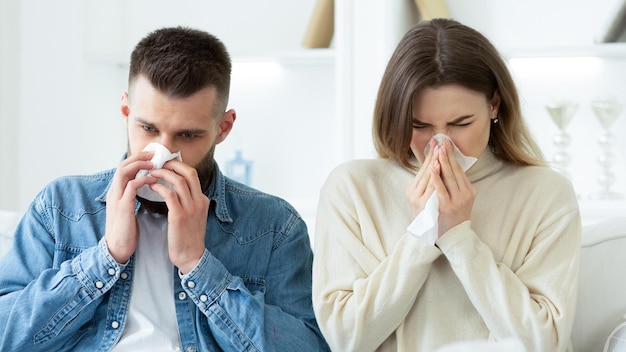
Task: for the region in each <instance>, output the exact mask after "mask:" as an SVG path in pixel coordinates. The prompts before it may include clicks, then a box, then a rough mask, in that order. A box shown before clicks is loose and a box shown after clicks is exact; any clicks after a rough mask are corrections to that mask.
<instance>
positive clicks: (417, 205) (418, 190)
mask: <svg viewBox="0 0 626 352" xmlns="http://www.w3.org/2000/svg"><path fill="white" fill-rule="evenodd" d="M428 143H430V153H428V155H426V156H425V157H424V162H423V163H422V166H421V167H420V169H419V171H418V172H417V175H415V178H414V179H413V182H411V184H410V185H409V186H408V187H407V189H406V197H407V199H408V200H409V204H410V205H411V210H412V211H413V216H417V214H419V213H420V212H421V211H422V210H424V207H425V206H426V202H427V201H428V199H429V198H430V196H431V195H432V194H433V192H434V191H435V185H434V184H433V183H432V180H431V179H432V177H433V170H434V168H436V164H437V163H438V162H437V157H436V156H437V154H438V150H439V147H438V146H437V141H435V140H434V139H431V140H430V142H428ZM436 174H437V175H438V171H437V172H436ZM436 177H438V176H436Z"/></svg>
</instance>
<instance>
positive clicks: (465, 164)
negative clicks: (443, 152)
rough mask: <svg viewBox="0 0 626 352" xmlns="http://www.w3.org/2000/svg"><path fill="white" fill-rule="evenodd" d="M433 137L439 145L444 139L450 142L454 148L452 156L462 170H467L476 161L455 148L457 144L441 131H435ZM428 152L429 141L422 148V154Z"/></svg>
mask: <svg viewBox="0 0 626 352" xmlns="http://www.w3.org/2000/svg"><path fill="white" fill-rule="evenodd" d="M433 139H434V140H436V141H437V145H439V146H441V145H442V144H443V141H444V140H446V139H447V140H449V141H450V144H452V148H454V158H455V159H456V161H457V162H458V163H459V165H460V166H461V168H462V169H463V171H467V170H468V169H469V168H470V167H472V165H474V163H475V162H476V160H477V159H476V158H474V157H472V156H466V155H464V154H463V153H461V151H460V150H459V148H457V146H456V145H455V144H454V142H453V141H452V139H451V138H450V137H448V135H445V134H443V133H437V134H436V135H434V136H433ZM428 153H430V143H427V144H426V148H424V155H428Z"/></svg>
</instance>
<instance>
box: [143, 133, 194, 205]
mask: <svg viewBox="0 0 626 352" xmlns="http://www.w3.org/2000/svg"><path fill="white" fill-rule="evenodd" d="M143 151H144V152H154V156H153V157H152V159H150V161H151V162H152V163H153V164H154V167H153V168H152V169H153V170H154V169H160V168H162V167H163V165H164V164H165V163H166V162H168V161H170V160H172V159H177V160H179V161H183V158H182V156H181V154H180V152H176V153H172V152H170V151H169V149H167V148H166V147H165V146H164V145H162V144H160V143H155V142H153V143H150V144H148V145H147V146H146V147H145V148H143ZM146 175H150V170H139V172H138V173H137V175H136V176H135V178H137V177H142V176H146ZM157 183H160V184H162V185H164V186H165V187H167V188H169V189H172V185H171V184H170V183H169V182H166V181H165V180H163V179H158V181H157ZM137 195H138V196H139V197H141V198H144V199H147V200H150V201H153V202H164V201H165V199H164V198H163V197H161V195H159V194H158V193H156V192H154V191H153V190H151V189H150V186H149V185H143V186H141V187H140V188H139V189H138V190H137Z"/></svg>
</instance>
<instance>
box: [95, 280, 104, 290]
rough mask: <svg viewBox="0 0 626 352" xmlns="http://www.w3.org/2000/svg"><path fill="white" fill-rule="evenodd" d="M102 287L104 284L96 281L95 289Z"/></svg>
mask: <svg viewBox="0 0 626 352" xmlns="http://www.w3.org/2000/svg"><path fill="white" fill-rule="evenodd" d="M103 287H104V284H103V283H102V281H96V288H97V289H101V288H103Z"/></svg>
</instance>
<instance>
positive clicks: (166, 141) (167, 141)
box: [158, 135, 176, 153]
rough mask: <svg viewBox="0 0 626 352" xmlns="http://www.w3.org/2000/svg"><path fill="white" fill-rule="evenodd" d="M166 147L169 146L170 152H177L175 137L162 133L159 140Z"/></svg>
mask: <svg viewBox="0 0 626 352" xmlns="http://www.w3.org/2000/svg"><path fill="white" fill-rule="evenodd" d="M158 142H159V143H160V144H162V145H163V146H164V147H165V148H167V149H168V150H169V151H170V152H172V153H173V152H176V150H174V149H176V144H175V143H174V138H173V137H170V136H166V135H162V136H161V137H160V138H159V141H158Z"/></svg>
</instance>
